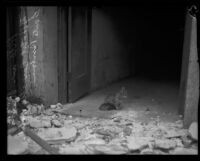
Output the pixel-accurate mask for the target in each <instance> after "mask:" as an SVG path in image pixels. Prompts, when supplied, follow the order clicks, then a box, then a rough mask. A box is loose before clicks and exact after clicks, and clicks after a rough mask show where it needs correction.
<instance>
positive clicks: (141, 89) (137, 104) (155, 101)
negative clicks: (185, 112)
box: [64, 78, 180, 122]
mask: <svg viewBox="0 0 200 161" xmlns="http://www.w3.org/2000/svg"><path fill="white" fill-rule="evenodd" d="M122 86H123V87H125V88H126V90H127V93H128V97H127V99H126V100H125V101H124V106H125V107H124V109H122V111H129V110H134V111H136V112H137V113H138V117H137V119H138V120H139V121H144V122H145V121H147V122H148V121H149V120H150V119H151V118H153V117H156V116H160V119H161V121H167V122H172V121H176V120H179V119H180V116H179V115H178V112H177V110H178V90H179V84H178V83H175V82H173V81H156V80H150V79H147V78H130V79H126V80H122V81H119V82H117V83H113V84H111V85H109V86H107V87H105V88H103V89H101V90H98V91H96V92H93V93H91V94H89V95H87V96H85V97H83V98H81V99H79V100H78V101H77V102H75V103H73V104H68V105H65V110H64V111H65V112H66V113H68V114H70V115H72V116H73V115H80V109H81V110H82V112H81V116H86V117H105V118H106V117H109V116H110V115H111V114H114V113H116V112H118V111H116V110H113V111H100V110H99V109H98V107H99V106H100V105H101V103H103V100H104V98H105V97H106V95H107V94H110V93H115V92H117V91H119V90H120V89H121V87H122ZM147 108H149V109H150V111H149V112H146V111H145V110H146V109H147Z"/></svg>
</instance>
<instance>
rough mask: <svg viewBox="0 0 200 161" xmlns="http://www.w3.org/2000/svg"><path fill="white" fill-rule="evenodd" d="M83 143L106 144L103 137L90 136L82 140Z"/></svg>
mask: <svg viewBox="0 0 200 161" xmlns="http://www.w3.org/2000/svg"><path fill="white" fill-rule="evenodd" d="M83 144H98V145H99V144H106V142H105V141H104V140H103V139H100V138H90V139H87V140H83Z"/></svg>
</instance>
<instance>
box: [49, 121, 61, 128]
mask: <svg viewBox="0 0 200 161" xmlns="http://www.w3.org/2000/svg"><path fill="white" fill-rule="evenodd" d="M51 122H52V124H53V125H54V126H55V127H62V126H63V125H62V123H61V122H60V121H58V120H52V121H51Z"/></svg>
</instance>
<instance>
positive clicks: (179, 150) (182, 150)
mask: <svg viewBox="0 0 200 161" xmlns="http://www.w3.org/2000/svg"><path fill="white" fill-rule="evenodd" d="M171 154H175V155H196V154H198V150H197V149H191V148H190V149H187V148H176V149H175V150H174V151H173V152H171Z"/></svg>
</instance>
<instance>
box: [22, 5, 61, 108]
mask: <svg viewBox="0 0 200 161" xmlns="http://www.w3.org/2000/svg"><path fill="white" fill-rule="evenodd" d="M20 25H21V26H20V27H21V30H22V31H21V32H22V33H23V34H22V35H21V49H22V56H23V66H24V79H25V92H26V94H27V95H28V96H37V97H40V98H42V99H43V100H44V101H45V103H47V104H50V103H56V102H57V99H58V81H57V8H56V7H21V13H20Z"/></svg>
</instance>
